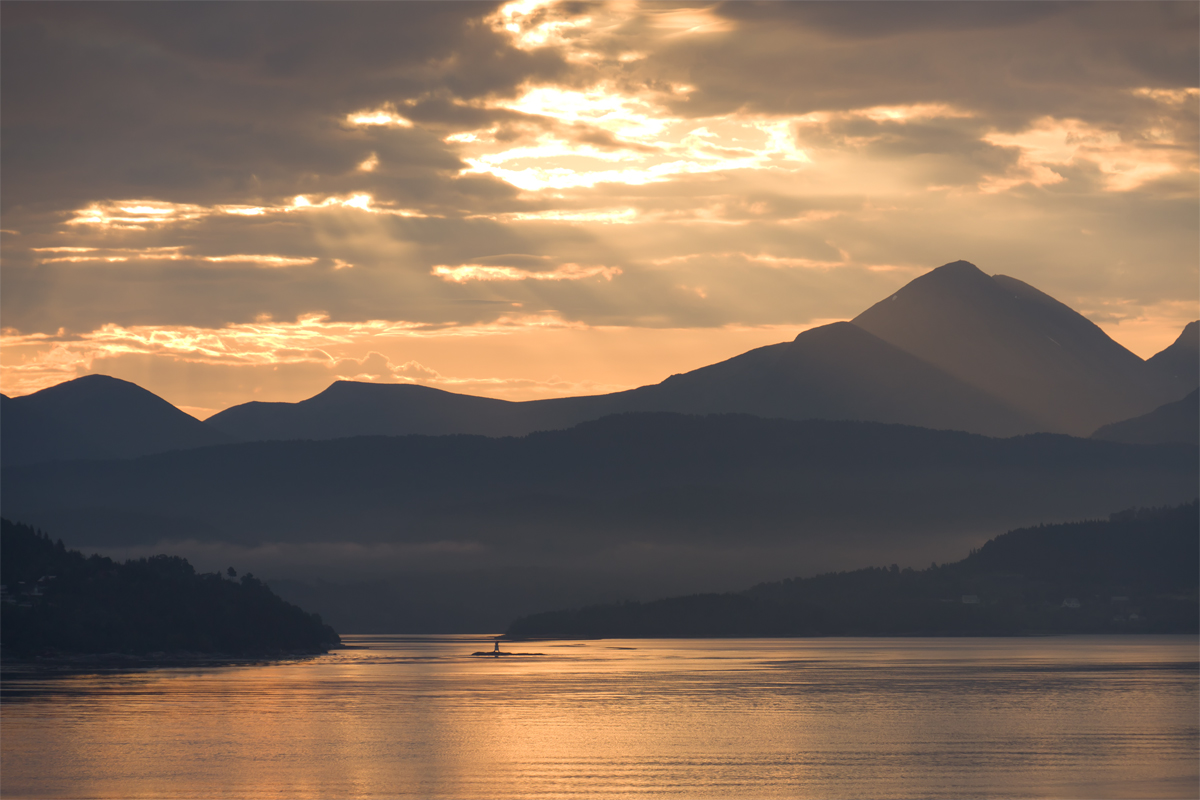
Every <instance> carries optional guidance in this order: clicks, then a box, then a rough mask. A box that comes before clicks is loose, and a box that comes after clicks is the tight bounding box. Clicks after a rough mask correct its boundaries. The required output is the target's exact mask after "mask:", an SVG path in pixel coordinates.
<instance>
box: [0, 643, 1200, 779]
mask: <svg viewBox="0 0 1200 800" xmlns="http://www.w3.org/2000/svg"><path fill="white" fill-rule="evenodd" d="M344 638H345V639H346V641H347V643H348V644H351V645H358V646H366V647H368V648H369V649H350V650H341V651H335V652H333V653H330V654H329V655H326V656H320V657H316V658H312V659H309V660H299V661H294V662H288V663H277V664H263V665H248V666H247V665H243V666H224V667H215V666H214V667H190V668H170V669H156V670H143V671H125V672H120V673H117V672H110V673H101V674H71V675H65V674H60V675H53V674H48V673H46V672H44V671H42V672H34V671H25V672H20V671H17V672H12V671H10V672H9V673H7V674H6V676H5V681H4V686H3V688H4V702H3V707H2V726H3V737H2V739H0V745H2V750H3V760H2V764H0V767H2V769H0V774H2V776H3V778H2V780H3V795H4V797H6V798H8V797H56V798H69V797H104V798H109V797H112V798H117V797H119V798H139V797H155V798H160V797H238V798H273V797H364V798H367V797H429V798H478V797H512V798H539V797H547V798H551V797H553V798H559V797H639V798H641V797H1088V798H1099V797H1122V798H1125V797H1159V798H1161V797H1194V796H1196V794H1197V789H1198V784H1200V767H1198V760H1197V755H1198V751H1200V731H1198V728H1197V724H1198V719H1200V698H1198V693H1197V675H1198V673H1197V647H1198V639H1197V637H1195V636H1162V637H1149V636H1147V637H1134V636H1128V637H1042V638H1009V639H876V638H872V639H756V640H711V639H710V640H599V641H579V642H571V641H555V642H528V643H505V644H504V645H503V649H504V650H506V651H508V652H512V653H514V655H512V656H506V657H503V658H492V657H473V656H472V655H471V653H473V652H475V651H480V650H484V649H486V650H491V649H492V646H491V640H490V639H485V638H483V637H470V636H446V637H403V636H386V637H353V636H347V637H344Z"/></svg>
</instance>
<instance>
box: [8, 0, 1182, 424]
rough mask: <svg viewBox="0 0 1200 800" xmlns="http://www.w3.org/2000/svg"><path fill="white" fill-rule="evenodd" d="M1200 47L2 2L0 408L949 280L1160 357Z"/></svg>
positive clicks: (476, 10)
mask: <svg viewBox="0 0 1200 800" xmlns="http://www.w3.org/2000/svg"><path fill="white" fill-rule="evenodd" d="M1196 17H1197V11H1196V8H1195V6H1194V4H1190V3H1162V4H1153V5H1151V4H1118V3H1107V4H1081V3H1067V4H1058V3H1039V4H976V3H955V2H950V3H938V4H924V3H903V4H882V5H880V4H875V3H853V4H831V3H721V4H717V5H702V6H697V7H688V6H678V5H662V4H655V3H637V2H633V3H599V2H598V3H575V2H553V1H549V0H548V1H545V2H542V1H540V0H539V1H537V2H534V1H532V0H528V1H527V0H522V2H517V3H509V4H500V3H449V4H445V3H442V4H436V3H422V4H411V3H408V4H405V3H397V4H366V3H364V4H351V5H350V6H347V7H345V8H342V7H338V8H336V9H335V8H333V7H332V6H325V5H321V4H304V5H303V6H302V7H300V6H297V7H290V6H288V7H285V6H283V5H279V4H130V5H123V4H14V5H13V6H12V8H8V7H6V10H5V14H4V20H3V26H2V29H0V35H2V41H0V45H2V47H0V59H2V63H0V104H2V111H3V114H2V115H0V120H2V124H3V137H4V149H3V155H2V158H3V164H2V167H3V171H4V175H5V180H4V185H3V189H2V191H0V210H2V212H3V214H4V216H5V226H6V228H5V229H6V230H7V231H20V235H19V236H14V235H9V234H6V235H5V241H4V244H5V247H4V251H3V271H2V272H0V281H2V284H3V286H2V289H3V291H0V317H2V318H3V324H4V326H5V327H6V329H8V330H9V333H8V334H6V338H5V339H4V341H5V342H6V343H7V344H5V349H4V350H3V352H4V353H6V354H8V355H7V356H6V358H8V359H10V360H9V361H7V362H4V364H3V367H4V369H5V370H6V372H5V373H4V374H5V375H6V376H8V377H6V378H5V380H6V381H12V380H18V378H14V377H13V376H26V377H20V378H19V381H34V380H35V379H34V378H33V377H31V376H34V375H35V374H37V375H42V376H43V377H41V378H36V381H41V380H44V379H46V376H49V375H58V374H75V372H76V371H77V370H79V369H83V368H85V367H86V365H89V364H96V363H101V364H106V363H109V364H111V363H115V361H117V360H120V359H125V361H121V363H123V364H124V363H129V364H133V363H134V362H137V363H138V364H141V363H142V360H145V359H159V360H160V361H159V362H158V363H161V364H163V365H168V364H170V365H174V364H176V362H175V361H174V360H173V359H181V361H179V362H178V363H180V364H184V365H190V366H188V367H187V368H188V369H192V368H195V369H199V368H200V367H199V366H198V365H203V366H204V368H205V369H212V370H217V369H229V370H241V372H237V374H238V375H243V376H244V375H248V374H251V373H252V372H253V374H255V375H258V376H260V377H257V378H255V380H259V381H261V382H262V383H261V384H260V385H258V386H257V387H250V388H249V389H245V390H246V391H251V390H252V389H253V388H259V389H263V390H264V391H266V389H264V387H267V386H268V385H273V386H277V387H282V386H284V385H287V386H289V387H293V388H294V387H296V386H300V385H302V384H303V385H304V386H308V385H310V383H311V382H313V381H317V380H318V378H316V377H313V376H321V378H320V379H321V380H324V379H325V378H326V377H328V374H329V370H330V367H329V366H328V363H331V362H330V359H331V360H332V362H334V363H336V362H345V370H344V371H343V372H338V373H337V374H356V375H357V374H363V375H372V376H374V379H379V380H384V379H396V380H400V379H406V378H413V379H416V378H417V374H416V373H412V374H410V375H406V374H403V373H397V372H395V371H394V370H396V369H399V367H397V366H395V365H406V364H408V363H409V362H412V361H414V360H415V361H416V362H417V363H419V364H430V365H434V366H436V367H437V371H438V373H439V375H441V376H443V378H442V379H444V380H452V378H445V377H444V376H447V375H449V376H456V375H457V376H467V375H473V376H480V375H483V376H491V377H494V378H496V379H497V380H501V379H503V380H526V379H529V380H535V381H541V382H543V384H545V385H547V386H549V385H551V384H552V383H553V381H552V378H553V377H554V376H555V375H556V374H560V373H561V372H562V371H563V370H562V369H561V368H559V367H553V366H549V365H547V366H545V367H544V369H542V371H541V372H539V373H538V374H537V375H533V374H532V373H521V372H519V371H516V372H514V371H511V370H510V371H506V372H505V373H504V374H503V375H500V374H499V373H495V374H493V373H489V372H487V371H486V370H482V369H478V368H476V366H475V365H474V364H472V365H471V366H470V368H465V367H464V368H462V369H459V368H446V367H444V366H443V365H442V363H441V362H435V361H431V360H429V359H428V358H426V357H424V356H422V357H421V358H419V359H417V358H416V357H415V356H411V355H406V354H404V353H401V352H399V351H398V350H392V349H389V347H390V344H386V343H385V344H378V343H377V342H378V340H375V339H373V338H372V337H374V336H375V335H376V333H377V332H378V331H377V329H376V327H374V326H377V325H378V326H383V327H384V328H388V329H391V330H393V331H395V330H402V331H405V332H406V333H405V335H406V336H414V337H415V336H422V335H426V334H428V333H430V332H439V333H438V335H445V336H447V337H449V336H452V335H460V334H461V336H462V337H464V338H469V337H474V338H472V341H481V340H482V339H484V338H486V337H485V336H484V335H483V334H482V333H481V332H484V331H489V330H504V331H511V330H514V329H520V330H529V331H535V330H541V331H546V332H549V331H562V330H565V329H570V330H580V331H582V330H598V329H602V328H614V329H616V328H620V329H623V330H642V331H643V332H646V333H645V335H647V336H650V335H651V334H650V333H649V332H650V331H661V330H668V329H680V330H683V329H688V330H692V331H704V330H730V329H732V328H734V327H737V326H745V327H757V328H760V329H761V328H763V327H764V326H775V325H780V326H783V325H791V326H803V325H807V324H809V323H811V322H812V321H813V320H817V319H830V318H842V317H848V316H853V315H854V314H855V313H857V312H858V311H860V310H862V308H865V307H866V306H868V305H870V303H872V302H874V301H875V300H877V299H879V298H880V297H883V296H886V295H887V294H888V293H890V292H891V291H894V290H895V289H896V288H898V286H899V285H900V284H902V283H903V282H904V281H905V280H907V279H909V278H910V277H912V276H914V275H916V274H919V273H920V272H921V271H923V270H927V269H929V268H932V267H934V266H937V265H939V264H941V263H945V262H946V261H950V260H954V259H956V258H967V259H969V260H971V261H973V262H975V263H978V264H980V266H981V267H983V268H984V269H986V270H988V271H990V272H1002V273H1006V274H1011V275H1014V276H1015V277H1019V278H1021V279H1022V280H1027V281H1029V282H1031V283H1033V284H1034V285H1037V286H1038V287H1039V288H1042V289H1044V290H1046V291H1049V292H1050V293H1052V294H1055V295H1056V296H1058V297H1060V298H1062V299H1064V300H1066V301H1068V302H1072V304H1077V305H1078V307H1080V308H1084V309H1088V313H1091V314H1095V315H1096V319H1097V320H1098V321H1099V320H1100V319H1101V317H1103V315H1105V314H1109V313H1110V311H1111V309H1112V308H1116V307H1120V308H1121V309H1122V311H1121V313H1122V314H1124V315H1126V316H1124V317H1122V318H1123V319H1133V318H1137V319H1142V318H1145V319H1152V318H1153V319H1159V320H1160V321H1161V325H1158V328H1155V329H1158V330H1166V327H1167V325H1168V322H1170V324H1172V325H1173V324H1174V323H1175V321H1177V318H1178V316H1179V315H1178V314H1176V313H1175V312H1174V311H1170V312H1169V309H1174V308H1175V306H1173V305H1171V304H1172V303H1175V304H1184V305H1186V304H1189V303H1190V304H1192V305H1196V304H1197V303H1196V300H1197V296H1196V288H1195V287H1196V280H1197V267H1196V264H1197V263H1198V262H1200V246H1198V244H1197V241H1196V237H1195V219H1196V215H1197V213H1200V211H1198V208H1200V206H1198V204H1197V197H1196V195H1197V191H1196V181H1197V176H1198V175H1200V169H1198V166H1197V152H1200V138H1198V131H1200V114H1198V113H1197V112H1198V109H1197V102H1198V99H1200V90H1198V89H1197V86H1196V83H1197V81H1196V77H1195V76H1196V74H1197V70H1198V69H1200V56H1198V55H1197V47H1196V43H1195V37H1194V31H1195V28H1196V24H1197V23H1196ZM498 254H499V255H498ZM1168 312H1169V313H1168ZM261 320H268V321H270V322H269V325H268V324H267V323H263V322H260V321H261ZM312 320H321V322H320V323H319V324H314V323H312ZM533 320H537V321H539V322H536V323H535V322H531V321H533ZM264 325H266V327H263V326H264ZM256 326H257V327H256ZM270 326H275V327H274V328H273V329H272V330H273V331H274V332H271V333H268V332H267V328H269V327H270ZM288 326H291V327H288ZM539 326H542V327H539ZM1153 327H1154V326H1153V325H1151V324H1150V323H1147V327H1146V330H1150V329H1151V328H1153ZM1128 329H1130V324H1129V323H1126V330H1128ZM318 331H319V333H318ZM453 332H458V334H455V333H453ZM695 335H696V336H697V337H700V336H701V334H699V333H696V334H695ZM37 336H42V337H46V338H43V339H36V337H37ZM389 336H390V337H392V338H388V337H389ZM31 337H35V338H31ZM264 337H265V338H264ZM272 337H274V339H272ZM394 338H395V337H394V336H393V335H392V334H388V336H385V337H384V341H385V342H392V341H393V339H394ZM268 341H270V344H264V342H268ZM696 341H700V339H699V338H697V339H696ZM705 341H709V340H705ZM35 342H36V344H35ZM182 342H191V343H192V344H188V345H187V346H186V347H185V346H183V345H182V344H181V343H182ZM209 342H223V343H224V344H223V345H222V346H221V347H214V348H209V346H208V344H207V343H209ZM318 342H324V344H320V343H318ZM373 342H374V343H373ZM331 343H332V344H331ZM10 345H11V346H10ZM260 346H261V350H260V349H256V348H260ZM331 348H332V349H331ZM535 349H536V348H530V352H532V351H533V350H535ZM313 350H323V351H324V352H325V353H327V354H328V359H327V360H326V361H321V360H320V359H319V358H314V359H309V357H308V356H305V355H303V354H305V353H309V352H311V351H313ZM335 351H336V352H335ZM373 352H374V353H376V354H382V355H383V356H384V357H385V358H387V359H390V361H388V364H380V363H378V361H377V360H376V361H370V360H369V359H370V358H372V356H371V354H372V353H373ZM255 353H270V357H267V356H265V355H263V356H254V355H253V354H255ZM588 357H589V358H592V359H594V360H593V361H592V362H591V363H592V364H594V368H595V369H597V370H601V369H603V368H604V367H603V365H604V363H605V361H604V356H602V355H600V354H598V353H591V354H590V355H589V356H588ZM639 357H641V358H646V359H650V358H651V357H650V356H649V355H642V356H639ZM14 359H15V360H14ZM574 360H576V361H577V360H578V359H574ZM625 360H626V361H627V362H632V361H634V360H636V359H625ZM568 361H570V359H568V358H567V357H563V360H562V361H561V362H560V363H561V364H567V365H568V366H569V364H568ZM350 362H354V363H355V364H357V366H354V365H353V364H351V363H350ZM38 365H41V366H38ZM80 365H84V366H80ZM389 365H390V366H389ZM385 366H386V367H387V369H389V370H393V371H392V372H384V371H383V370H384V367H385ZM10 368H11V369H10ZM172 368H173V367H172ZM172 368H168V367H167V366H164V367H163V369H164V370H168V371H169V370H170V369H172ZM131 369H132V367H131ZM137 369H141V367H140V366H139V367H138V368H137ZM413 369H415V367H414V368H413ZM630 369H632V367H630ZM38 370H43V371H42V372H38ZM352 370H357V371H356V372H352ZM268 373H270V374H268ZM147 374H150V373H147ZM172 374H175V373H173V372H172ZM181 374H182V373H181ZM213 374H215V373H206V375H208V377H209V379H212V380H216V378H213V377H212V376H213ZM230 374H233V373H230ZM301 374H303V376H304V377H303V379H301V378H299V377H295V376H298V375H301ZM630 374H632V373H630ZM272 375H275V376H277V377H272ZM389 375H390V376H391V377H388V376H389ZM288 376H290V377H288ZM420 379H422V380H425V379H428V380H434V378H433V376H425V378H420ZM462 379H463V380H466V378H462ZM488 379H490V378H488ZM181 380H182V379H181ZM246 380H248V379H246ZM480 380H484V379H480ZM585 380H586V379H585V378H583V377H581V376H579V375H572V377H571V378H570V379H569V380H568V381H567V382H569V383H574V384H580V385H582V383H583V382H584V381H585ZM36 381H35V382H36ZM241 381H243V378H237V379H234V378H229V380H228V381H227V382H225V383H222V382H221V381H217V382H218V383H222V385H229V386H235V385H236V386H238V387H243V388H245V387H244V386H243V384H242V383H241ZM289 381H292V382H291V383H289ZM306 381H307V382H309V383H305V382H306ZM272 382H274V383H272ZM632 382H633V379H632V378H629V379H628V380H626V379H621V378H613V377H610V378H605V379H604V380H600V381H598V383H602V384H604V385H629V384H630V383H632ZM21 385H23V386H27V385H33V384H31V383H28V382H26V383H22V384H21ZM481 385H482V384H481ZM539 385H540V384H539ZM245 386H249V384H245ZM505 386H507V384H506V385H505ZM241 390H242V389H239V391H241ZM193 391H199V390H193ZM231 391H232V389H231ZM270 391H276V390H275V389H271V390H270ZM279 391H282V390H281V389H280V390H279ZM504 391H507V389H504ZM531 391H533V389H531ZM539 391H540V390H539ZM216 402H217V401H216V400H205V401H204V402H203V403H202V402H199V401H197V402H194V403H189V404H190V405H195V406H206V405H211V404H213V403H216ZM222 402H224V401H222Z"/></svg>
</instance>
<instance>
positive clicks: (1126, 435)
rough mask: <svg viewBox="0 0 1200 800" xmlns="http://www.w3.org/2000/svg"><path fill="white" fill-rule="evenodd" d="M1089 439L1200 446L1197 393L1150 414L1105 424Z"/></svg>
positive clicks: (1197, 391) (1199, 392)
mask: <svg viewBox="0 0 1200 800" xmlns="http://www.w3.org/2000/svg"><path fill="white" fill-rule="evenodd" d="M1092 438H1093V439H1103V440H1105V441H1108V442H1127V443H1129V444H1161V443H1164V442H1186V443H1188V444H1200V390H1193V391H1192V393H1191V394H1189V395H1188V396H1187V397H1185V398H1183V399H1182V400H1177V401H1175V402H1174V403H1167V404H1166V405H1163V406H1159V407H1158V408H1156V409H1154V410H1153V411H1151V412H1150V413H1149V414H1143V415H1142V416H1140V417H1134V418H1133V419H1127V420H1123V421H1121V422H1114V423H1113V424H1111V425H1105V426H1104V427H1102V428H1100V429H1099V430H1098V431H1096V432H1095V433H1093V434H1092Z"/></svg>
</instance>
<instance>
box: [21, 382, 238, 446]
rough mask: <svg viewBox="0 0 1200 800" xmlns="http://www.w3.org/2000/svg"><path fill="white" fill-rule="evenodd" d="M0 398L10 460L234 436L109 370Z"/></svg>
mask: <svg viewBox="0 0 1200 800" xmlns="http://www.w3.org/2000/svg"><path fill="white" fill-rule="evenodd" d="M0 398H2V400H0V403H2V405H0V440H2V441H3V447H2V449H0V458H2V459H3V464H4V465H5V466H10V465H16V464H31V463H35V462H39V461H58V460H68V459H80V458H83V459H109V458H132V457H135V456H143V455H149V454H151V453H162V452H166V451H168V450H182V449H187V448H192V447H205V446H207V445H212V444H222V443H224V442H227V441H229V437H227V436H226V435H225V434H223V433H221V432H219V431H217V430H214V429H213V428H212V427H211V426H208V425H205V424H204V423H203V422H201V421H200V420H198V419H196V418H195V417H192V416H190V415H188V414H185V413H184V412H182V411H180V410H179V409H177V408H175V406H173V405H171V404H170V403H168V402H167V401H166V400H163V399H162V398H161V397H159V396H158V395H156V394H153V393H152V392H148V391H146V390H145V389H143V388H141V387H140V386H138V385H137V384H134V383H130V382H128V381H123V380H118V379H117V378H110V377H108V376H107V375H87V376H84V377H82V378H76V379H75V380H71V381H66V382H65V383H60V384H58V385H57V386H51V387H50V388H48V389H43V390H41V391H40V392H34V393H33V394H30V395H25V396H24V397H7V396H3V395H0Z"/></svg>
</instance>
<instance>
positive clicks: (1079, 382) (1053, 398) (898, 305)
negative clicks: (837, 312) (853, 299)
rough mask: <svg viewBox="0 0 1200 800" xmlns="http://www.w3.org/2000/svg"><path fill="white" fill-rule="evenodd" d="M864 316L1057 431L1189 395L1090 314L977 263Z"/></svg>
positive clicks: (940, 273) (957, 265)
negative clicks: (1116, 339)
mask: <svg viewBox="0 0 1200 800" xmlns="http://www.w3.org/2000/svg"><path fill="white" fill-rule="evenodd" d="M854 324H856V325H858V326H859V327H861V328H863V329H865V330H867V331H870V332H871V333H873V334H875V335H876V336H878V337H879V338H881V339H883V340H884V341H886V342H889V343H891V344H892V345H895V346H896V347H899V348H900V349H902V350H906V351H908V352H909V353H911V354H912V355H915V356H917V357H918V358H922V359H924V360H926V361H928V362H930V363H931V364H934V365H936V366H938V367H940V368H941V369H943V370H945V371H946V372H948V373H950V374H951V375H954V376H956V377H958V378H960V379H961V380H964V381H966V382H967V383H969V384H971V385H973V386H975V387H976V388H979V389H982V390H984V391H985V392H988V393H989V394H991V395H993V396H994V397H997V398H1000V399H1001V400H1003V401H1005V402H1006V403H1008V404H1009V405H1010V406H1012V407H1014V408H1017V409H1020V410H1023V411H1025V412H1026V413H1029V414H1031V415H1033V416H1034V417H1035V418H1036V419H1038V420H1039V421H1040V424H1041V425H1043V426H1045V429H1046V430H1050V431H1057V432H1061V433H1072V434H1075V435H1080V436H1086V435H1087V434H1088V433H1090V432H1091V431H1093V430H1095V429H1096V428H1097V427H1099V426H1100V425H1103V424H1106V423H1108V422H1111V421H1113V420H1115V419H1125V418H1128V417H1133V416H1137V415H1139V414H1144V413H1146V412H1147V411H1149V410H1151V409H1153V408H1154V407H1156V406H1158V405H1161V404H1162V403H1164V402H1167V401H1170V400H1174V399H1177V398H1178V397H1179V395H1180V394H1182V392H1181V391H1180V390H1179V386H1178V381H1177V380H1176V379H1175V378H1173V377H1171V376H1160V375H1157V374H1155V373H1154V371H1153V370H1147V369H1146V365H1145V362H1143V361H1142V360H1141V359H1140V358H1138V357H1137V356H1136V355H1134V354H1133V353H1131V352H1129V351H1128V350H1126V349H1125V348H1124V347H1122V346H1121V345H1119V344H1118V343H1116V342H1114V341H1113V340H1112V339H1110V338H1109V337H1108V335H1107V334H1105V333H1104V331H1102V330H1101V329H1100V328H1099V327H1097V326H1096V325H1095V324H1093V323H1092V322H1091V321H1089V320H1088V319H1087V318H1086V317H1084V316H1082V315H1081V314H1078V313H1077V312H1075V311H1073V310H1072V309H1071V308H1069V307H1068V306H1066V305H1064V304H1062V303H1061V302H1059V301H1057V300H1055V299H1054V298H1053V297H1051V296H1049V295H1047V294H1045V293H1043V292H1041V291H1038V290H1037V289H1035V288H1034V287H1032V286H1029V285H1028V284H1026V283H1023V282H1021V281H1019V280H1016V279H1015V278H1009V277H1006V276H1003V275H997V276H989V275H987V274H986V273H984V272H983V271H982V270H980V269H979V268H978V267H976V266H975V265H974V264H971V263H969V262H967V261H955V262H952V263H950V264H946V265H944V266H941V267H938V268H937V269H935V270H931V271H930V272H927V273H926V274H924V275H922V276H921V277H919V278H917V279H915V280H913V281H911V282H910V283H909V284H908V285H906V286H904V287H903V288H902V289H900V290H899V291H898V292H896V293H895V294H893V295H891V296H890V297H888V298H887V299H885V300H883V301H881V302H879V303H876V304H875V305H873V306H871V308H869V309H867V310H866V311H864V312H863V313H862V314H859V315H858V316H857V317H855V318H854ZM1164 378H1165V379H1164ZM1184 391H1186V389H1184Z"/></svg>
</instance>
